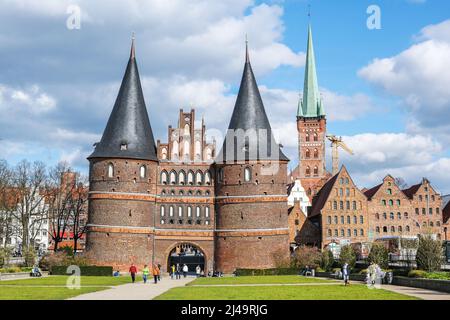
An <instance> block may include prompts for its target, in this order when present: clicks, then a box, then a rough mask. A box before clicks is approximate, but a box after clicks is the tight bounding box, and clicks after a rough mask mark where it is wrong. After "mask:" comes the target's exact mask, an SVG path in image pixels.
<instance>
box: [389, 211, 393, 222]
mask: <svg viewBox="0 0 450 320" xmlns="http://www.w3.org/2000/svg"><path fill="white" fill-rule="evenodd" d="M389 217H390V218H391V220H394V213H393V212H391V213H390V214H389Z"/></svg>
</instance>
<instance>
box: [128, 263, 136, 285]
mask: <svg viewBox="0 0 450 320" xmlns="http://www.w3.org/2000/svg"><path fill="white" fill-rule="evenodd" d="M128 271H129V272H130V274H131V282H132V283H134V281H135V280H136V273H137V268H136V266H135V265H134V263H132V264H131V267H130V270H128Z"/></svg>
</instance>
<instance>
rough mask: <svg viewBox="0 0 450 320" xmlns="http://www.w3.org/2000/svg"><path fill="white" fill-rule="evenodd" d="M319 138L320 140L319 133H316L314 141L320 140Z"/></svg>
mask: <svg viewBox="0 0 450 320" xmlns="http://www.w3.org/2000/svg"><path fill="white" fill-rule="evenodd" d="M318 140H319V137H318V135H317V133H314V141H318Z"/></svg>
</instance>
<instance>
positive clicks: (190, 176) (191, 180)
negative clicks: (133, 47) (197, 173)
mask: <svg viewBox="0 0 450 320" xmlns="http://www.w3.org/2000/svg"><path fill="white" fill-rule="evenodd" d="M187 183H188V184H189V185H193V184H194V172H192V171H189V172H188V176H187Z"/></svg>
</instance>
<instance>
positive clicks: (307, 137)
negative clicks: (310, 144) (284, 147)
mask: <svg viewBox="0 0 450 320" xmlns="http://www.w3.org/2000/svg"><path fill="white" fill-rule="evenodd" d="M305 138H306V141H309V133H307V134H306V136H305Z"/></svg>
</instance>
